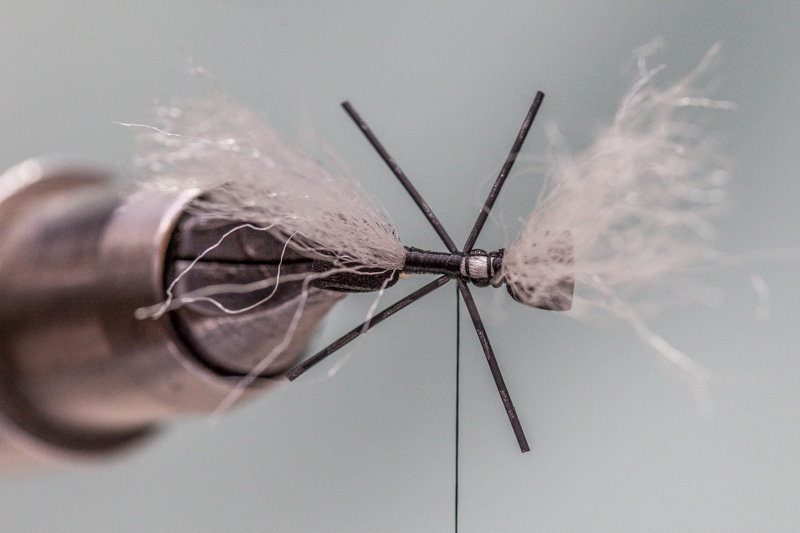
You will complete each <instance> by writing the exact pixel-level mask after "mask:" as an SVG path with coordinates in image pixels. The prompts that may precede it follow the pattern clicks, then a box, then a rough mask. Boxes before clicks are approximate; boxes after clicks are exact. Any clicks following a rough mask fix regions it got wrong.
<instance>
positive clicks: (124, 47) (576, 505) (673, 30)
mask: <svg viewBox="0 0 800 533" xmlns="http://www.w3.org/2000/svg"><path fill="white" fill-rule="evenodd" d="M364 4H367V3H364ZM608 4H611V3H606V2H590V1H573V2H561V1H554V0H547V1H544V0H542V1H538V2H490V1H485V2H480V1H475V2H463V3H449V2H447V3H445V2H438V3H435V5H434V3H433V2H430V3H412V2H394V3H387V2H374V3H372V5H370V6H366V5H364V6H362V5H359V3H356V2H317V3H312V2H292V1H285V2H270V3H266V2H257V1H244V0H242V1H235V2H221V1H208V0H205V1H196V0H195V1H191V2H190V1H182V2H152V1H117V2H99V1H98V2H88V1H87V2H60V3H58V2H46V1H34V0H30V1H27V2H10V1H5V2H2V4H0V5H1V6H2V7H0V50H2V53H1V54H0V136H1V137H0V138H2V143H0V167H2V168H7V167H9V166H11V165H12V164H14V163H17V162H19V161H21V160H22V159H24V158H27V157H31V156H37V155H43V154H47V153H52V152H61V151H73V152H77V153H79V154H84V155H88V156H93V157H97V158H100V159H101V160H103V161H107V162H112V163H122V162H125V161H126V160H127V159H128V158H129V156H130V153H131V150H132V143H131V132H130V131H129V130H125V129H124V128H121V127H119V126H115V125H113V124H112V121H115V120H119V121H137V120H142V119H143V118H144V117H145V116H146V113H147V110H148V109H149V107H150V103H151V101H152V99H153V98H154V97H170V96H174V95H186V94H190V93H192V92H195V82H194V81H193V80H192V79H191V78H190V77H189V76H188V75H185V71H186V70H187V69H186V62H185V56H186V55H187V54H188V55H191V56H193V57H194V58H195V59H196V61H197V62H198V63H200V64H201V65H203V66H205V67H206V68H207V69H209V70H210V71H211V72H213V73H214V74H215V76H216V78H217V79H218V80H219V82H220V83H221V85H222V86H223V87H224V88H225V89H226V90H227V91H228V92H230V93H231V94H232V95H234V97H235V98H236V99H237V100H238V101H240V102H242V103H244V104H245V105H247V106H249V107H251V108H254V109H256V110H257V111H259V112H260V113H261V114H262V115H263V116H265V117H266V118H267V119H268V120H269V121H270V122H271V123H273V124H275V125H276V126H277V127H278V128H280V129H283V130H285V131H289V132H291V133H303V132H304V131H306V130H307V129H308V128H309V127H310V128H312V129H313V131H314V132H315V133H316V134H317V135H318V136H320V137H322V138H323V139H326V140H327V141H328V142H329V143H330V144H332V145H333V146H334V147H335V148H336V149H337V150H338V151H339V152H340V153H341V154H342V155H343V156H344V158H345V159H346V160H347V161H348V162H349V163H350V165H351V167H352V169H353V170H354V172H355V173H356V174H357V175H358V176H359V178H360V179H361V181H362V182H363V183H364V186H365V187H366V188H367V189H368V190H370V191H372V192H373V193H375V194H376V195H377V196H378V197H379V198H380V199H381V201H382V202H383V204H384V205H385V207H386V209H387V211H388V212H389V213H391V216H392V218H393V221H394V223H395V225H396V226H397V228H398V231H399V233H400V235H401V238H402V239H403V241H404V243H406V244H413V245H416V246H421V247H433V248H439V245H438V242H437V240H436V237H435V235H434V233H433V232H432V231H431V230H430V229H429V228H427V227H426V224H425V222H424V220H423V219H422V217H421V216H420V215H419V214H418V213H417V212H416V210H415V208H414V207H413V205H412V204H411V203H410V201H409V200H408V198H406V196H405V195H404V194H403V193H402V192H401V189H400V188H399V186H398V185H397V184H395V183H394V181H393V178H392V177H391V176H390V175H389V173H388V172H387V171H386V170H385V169H384V168H383V166H382V164H381V162H380V161H379V160H378V159H377V157H376V156H375V155H374V154H373V153H372V152H371V150H370V148H369V147H368V146H367V144H366V142H365V141H364V140H363V139H362V138H361V136H360V135H359V134H358V132H357V131H356V130H355V128H354V127H353V126H352V125H351V124H350V123H349V121H348V120H347V119H346V117H345V115H344V113H343V112H342V111H341V110H340V109H339V107H338V104H339V102H340V101H341V100H343V99H345V98H348V99H350V100H351V101H353V102H354V103H355V104H356V105H357V106H358V108H359V110H360V111H361V112H362V113H363V114H364V115H365V117H366V118H367V119H368V120H369V121H370V123H371V124H372V126H373V127H374V129H375V130H376V131H377V132H378V133H379V134H380V136H381V137H382V138H383V140H384V141H385V143H386V144H387V145H388V146H389V147H390V150H391V151H392V152H393V154H394V155H395V156H396V158H397V159H398V160H399V161H400V162H401V164H402V165H403V166H404V167H405V169H406V171H407V172H408V174H409V175H410V176H412V177H413V178H414V179H415V180H416V182H417V184H418V186H419V189H420V190H421V191H422V193H423V194H424V195H425V196H426V198H427V199H428V201H429V202H430V204H431V206H432V207H433V208H434V210H436V211H437V213H438V214H439V216H440V218H441V219H442V220H443V222H444V223H445V225H446V227H447V228H449V230H450V232H451V233H452V234H453V236H454V238H455V240H456V241H458V242H461V241H463V239H465V238H466V235H467V232H468V228H469V226H470V224H471V223H472V220H473V218H474V216H475V215H476V213H477V198H480V197H482V196H483V195H484V194H485V192H486V190H487V183H486V182H487V180H489V179H491V177H492V175H493V174H494V173H496V171H497V169H498V168H499V166H500V164H501V163H502V161H503V158H504V157H505V153H506V151H507V150H508V147H509V146H510V143H511V140H512V139H513V136H514V134H515V132H516V129H517V128H518V127H519V123H520V121H521V119H522V116H523V114H524V112H525V110H526V108H527V106H528V104H529V101H530V99H531V98H532V96H533V94H534V92H535V91H536V90H537V89H542V90H543V91H545V92H546V93H547V94H548V97H547V99H546V101H545V105H544V108H543V109H542V112H541V114H540V119H539V120H540V121H541V122H539V123H538V124H537V125H535V126H534V128H533V132H532V136H531V139H530V142H529V143H528V145H527V146H526V149H525V153H526V155H527V156H528V157H529V158H530V157H533V156H535V155H537V154H541V153H542V151H543V149H544V147H545V142H544V135H543V124H545V123H547V122H550V121H557V123H558V124H559V126H560V128H561V130H562V132H563V134H564V135H565V136H566V137H567V138H568V139H569V142H570V147H571V148H573V149H574V150H578V149H580V148H581V147H583V146H585V144H586V143H587V142H589V140H590V139H591V133H592V131H593V129H594V127H595V126H596V125H597V124H601V123H604V122H607V121H608V120H609V119H610V117H611V116H612V114H613V112H614V110H615V107H616V105H617V103H618V100H619V97H620V95H621V93H622V91H623V90H624V89H625V88H626V87H627V86H628V84H629V81H630V80H631V76H630V75H629V74H625V73H624V71H623V70H622V69H621V66H622V65H624V64H625V63H626V61H627V60H628V59H629V58H630V56H631V52H632V51H633V49H634V48H636V47H638V46H640V45H642V44H645V43H647V42H649V41H650V40H651V39H653V38H654V37H657V36H662V37H663V38H664V40H665V41H666V42H667V49H666V51H665V53H664V54H663V56H662V57H663V59H664V60H665V62H666V63H667V64H668V67H669V68H668V71H667V72H666V74H665V76H664V78H663V79H664V80H665V81H666V80H670V79H672V80H674V79H676V78H677V77H679V76H680V75H681V74H683V73H685V72H687V71H688V70H689V69H690V68H691V67H692V66H694V65H695V64H696V62H697V61H699V59H700V58H701V57H702V55H703V54H704V53H705V51H706V50H707V49H708V48H709V47H710V46H711V45H712V44H713V43H715V42H717V41H719V42H721V43H722V44H723V46H724V50H723V58H724V62H723V64H722V67H721V69H720V70H719V79H720V89H719V93H718V95H719V96H720V97H723V98H728V99H731V100H734V101H735V102H737V103H738V104H739V110H738V111H737V112H735V113H732V114H730V115H727V116H723V117H722V119H721V124H722V125H723V127H724V128H725V130H726V131H727V135H728V138H729V152H730V153H731V154H732V155H733V156H735V159H736V161H737V167H736V172H735V181H734V185H733V193H734V196H735V199H736V205H735V210H734V212H733V214H732V215H731V216H730V217H728V218H727V219H726V220H725V221H724V222H723V223H722V224H721V234H720V239H719V246H720V247H721V248H723V249H726V250H730V251H735V252H744V251H747V250H754V249H764V248H777V247H796V246H797V245H798V215H797V208H798V206H800V187H798V181H797V172H798V163H800V157H799V156H798V152H800V151H798V148H797V142H796V141H797V139H798V133H800V130H799V128H800V126H798V124H800V101H798V92H797V91H798V81H800V55H798V53H797V52H798V45H799V44H800V34H799V33H798V27H800V4H798V3H797V2H795V1H791V0H790V1H785V2H760V3H757V2H751V1H744V0H742V1H703V2H677V1H660V2H652V1H649V0H647V1H631V0H625V1H620V2H615V3H613V5H608ZM540 183H541V176H539V175H537V174H535V173H533V172H530V166H528V167H527V172H526V167H525V165H521V168H520V171H519V172H517V173H515V174H514V175H513V177H512V179H511V181H510V183H509V184H508V186H507V190H506V193H505V197H504V198H502V200H501V201H500V202H499V205H498V207H497V211H498V213H502V215H503V219H504V220H505V221H506V223H507V224H508V226H509V228H510V231H511V232H512V233H513V232H516V230H517V229H518V227H519V222H518V220H519V219H520V218H521V217H524V216H525V215H527V213H528V212H529V211H530V209H531V207H532V206H533V202H534V199H535V197H536V194H537V192H538V189H539V186H540ZM479 244H481V245H483V246H484V247H487V248H494V247H497V246H499V245H502V244H503V237H502V233H501V232H500V231H499V230H498V229H497V228H496V227H495V226H492V227H490V228H488V229H487V231H486V232H485V234H484V236H483V237H482V239H481V241H479ZM796 270H797V263H796V262H777V263H768V264H760V265H757V266H753V267H748V268H738V269H730V270H726V271H723V272H719V273H716V274H715V275H714V276H712V277H711V279H712V281H714V283H716V284H717V285H718V286H719V287H721V288H722V289H723V291H724V294H725V298H724V302H723V305H722V306H720V307H716V308H705V307H689V308H686V309H682V310H678V311H676V312H672V313H667V314H665V315H663V316H662V318H661V319H659V320H657V321H655V322H654V323H653V327H654V329H656V330H657V331H658V332H659V333H661V334H663V335H664V337H666V338H667V339H668V340H669V341H671V342H672V343H673V344H674V345H676V346H677V347H679V348H680V349H682V350H684V351H685V352H686V353H688V354H689V355H691V356H693V357H695V358H696V359H697V360H699V361H700V362H702V363H703V364H705V365H706V366H708V367H710V368H711V369H712V370H714V371H715V372H717V373H718V374H719V375H720V376H724V377H725V379H721V380H720V381H719V383H718V384H717V385H716V386H715V387H714V391H713V392H714V398H715V400H716V411H715V412H714V413H713V414H712V415H711V416H708V417H700V416H698V415H697V414H696V407H697V406H696V402H695V400H694V398H693V397H692V396H691V394H690V393H689V392H687V390H686V389H685V387H683V386H682V384H681V383H680V382H678V381H676V380H674V379H673V378H672V377H671V376H670V375H669V374H668V373H666V372H664V371H663V368H662V367H661V366H660V365H659V364H658V362H657V360H656V358H654V357H653V355H652V353H651V351H649V350H648V349H647V348H646V347H645V346H644V345H642V343H641V342H639V341H638V340H637V339H636V338H635V336H634V335H633V333H632V332H631V331H630V329H629V328H627V327H625V326H624V325H619V324H615V323H613V322H609V323H583V322H577V321H574V320H571V319H569V318H568V317H565V316H559V315H557V314H548V313H546V312H542V311H536V310H531V309H527V308H523V307H521V306H519V305H518V304H516V303H515V302H513V301H511V300H510V299H509V298H508V297H507V296H506V295H505V292H504V291H491V290H482V291H476V292H477V293H478V295H477V299H478V304H479V305H480V306H481V308H482V309H483V310H484V318H485V320H486V323H487V327H488V329H489V332H490V334H491V336H492V340H493V343H494V345H495V348H496V351H497V353H498V356H499V358H500V361H501V364H502V368H503V369H504V372H505V375H506V378H507V381H508V384H509V387H510V390H511V392H512V394H513V395H514V398H515V401H516V403H517V408H518V410H519V412H520V414H521V417H522V420H523V422H524V423H525V425H526V427H527V429H528V432H529V434H530V437H531V441H532V444H533V451H532V452H531V453H529V454H526V455H524V456H522V455H520V454H519V453H518V451H517V450H516V444H515V442H514V440H513V438H512V435H511V432H510V430H509V428H508V422H507V421H506V419H505V417H504V414H503V411H502V408H501V405H500V402H499V401H498V398H497V393H496V391H495V390H494V389H493V385H492V382H491V378H490V376H489V373H488V371H487V369H486V363H485V361H484V359H483V355H482V354H481V352H480V348H479V346H478V344H477V342H476V339H475V335H474V333H472V332H471V331H470V330H469V329H468V324H466V323H465V324H464V329H463V332H462V361H463V363H462V378H463V382H462V402H463V403H462V426H461V427H462V437H461V442H462V454H461V459H462V463H461V465H462V469H461V509H460V518H461V521H460V526H461V530H462V531H754V530H769V531H796V530H797V529H798V528H800V516H798V515H800V510H798V504H799V503H800V502H799V501H798V497H799V496H800V480H799V479H798V469H800V458H798V449H799V448H800V416H799V413H798V405H800V401H799V400H800V387H798V384H800V376H798V371H800V360H798V346H799V345H800V332H798V328H797V316H798V311H799V310H800V309H799V307H800V303H799V302H798V298H797V297H796V294H797V292H798V288H799V287H798V285H799V284H800V282H798V280H797V278H796V276H794V275H793V274H794V272H795V271H796ZM751 271H757V272H758V273H759V274H760V275H762V276H763V277H764V278H765V279H766V281H767V282H768V284H769V286H770V288H771V290H772V312H771V318H770V320H768V321H766V322H760V321H757V320H756V319H755V318H754V311H755V309H756V307H757V306H758V301H757V298H756V297H755V295H754V291H753V290H752V288H751V286H750V282H749V273H750V272H751ZM414 283H415V282H413V281H409V282H408V283H407V284H406V285H405V288H403V286H402V285H401V286H398V287H397V288H396V289H394V290H393V291H392V294H391V295H390V297H391V298H392V299H394V298H396V297H398V296H399V295H400V294H405V292H406V291H408V290H410V289H411V288H412V287H414ZM370 301H371V300H370V299H369V298H357V297H354V298H350V299H349V300H348V301H347V302H345V303H343V304H341V305H340V306H339V307H338V308H337V309H336V310H335V312H334V313H333V314H332V315H331V317H330V319H329V320H328V321H327V322H326V325H325V327H324V329H323V331H322V335H321V337H320V338H319V339H318V340H317V341H316V343H315V346H322V345H324V344H325V342H326V341H329V340H331V339H332V338H334V337H335V336H336V335H337V333H339V332H342V331H343V330H345V328H348V327H349V326H350V325H352V324H353V323H354V322H356V321H358V320H359V319H360V318H361V317H362V316H363V313H364V309H365V308H366V306H368V305H369V303H370ZM454 302H455V297H454V290H453V289H452V287H451V288H448V289H443V290H441V291H439V292H438V293H435V295H433V296H431V297H429V298H427V300H425V301H423V302H420V303H418V304H416V305H415V307H413V308H410V309H409V310H408V311H406V312H404V313H403V314H402V315H400V316H399V318H397V319H395V320H393V321H390V322H388V323H386V324H385V325H382V326H380V328H379V329H378V330H376V331H374V332H373V333H372V334H371V335H369V336H368V337H367V338H365V339H363V341H361V342H360V343H358V344H357V345H356V346H355V348H354V349H353V350H351V352H352V354H353V356H352V358H351V360H350V361H349V363H348V364H347V365H346V366H345V367H344V368H343V369H342V370H341V371H340V372H339V374H338V375H336V376H335V377H334V378H332V379H329V380H326V381H320V380H319V379H308V380H306V382H305V383H298V384H297V385H296V386H293V387H289V388H286V389H283V390H280V391H276V392H274V393H272V394H270V395H268V396H266V397H264V398H262V399H260V400H259V401H256V402H254V403H253V404H250V405H248V406H246V407H245V408H242V409H239V410H237V411H236V412H235V413H232V414H231V415H230V416H228V417H227V418H225V419H224V420H223V421H222V422H220V423H219V424H217V425H215V426H211V425H209V424H207V423H206V422H205V421H204V420H202V419H200V420H190V421H183V422H179V423H176V424H174V425H173V426H172V427H169V428H167V430H166V431H165V432H164V434H163V435H162V436H161V437H160V438H159V439H157V440H155V441H153V442H151V443H150V444H149V446H147V447H144V448H142V449H141V450H138V451H137V452H136V453H133V454H131V455H129V456H127V457H124V458H121V459H119V460H117V461H114V462H110V463H107V464H102V465H98V466H96V467H90V468H82V469H69V470H66V471H55V472H50V473H44V474H36V475H28V476H21V477H20V476H16V477H10V478H9V477H7V478H6V479H4V480H3V481H2V484H0V530H3V531H14V530H43V529H44V530H55V531H112V530H113V531H144V530H169V531H198V530H208V531H222V530H266V531H332V530H333V531H337V530H338V531H447V530H450V529H451V528H452V523H453V502H452V500H453V497H452V496H453V492H452V491H453V400H454V394H453V378H454V350H455V338H454V334H455V313H454V310H455V303H454ZM321 375H322V372H317V373H316V376H315V377H319V376H321Z"/></svg>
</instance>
